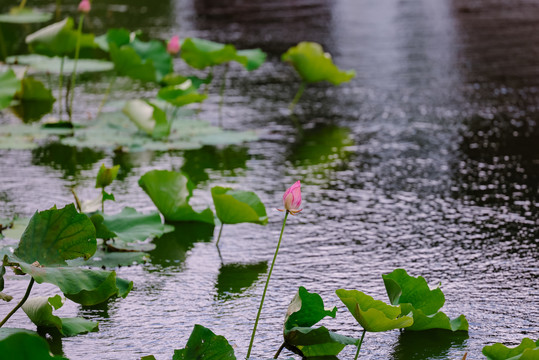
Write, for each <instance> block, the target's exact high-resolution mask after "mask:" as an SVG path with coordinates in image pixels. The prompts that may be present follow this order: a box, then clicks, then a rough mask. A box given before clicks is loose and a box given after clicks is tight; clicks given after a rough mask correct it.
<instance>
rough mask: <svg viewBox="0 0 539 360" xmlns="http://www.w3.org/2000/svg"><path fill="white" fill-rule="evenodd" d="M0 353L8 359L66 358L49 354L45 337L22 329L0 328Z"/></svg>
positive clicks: (59, 359)
mask: <svg viewBox="0 0 539 360" xmlns="http://www.w3.org/2000/svg"><path fill="white" fill-rule="evenodd" d="M0 354H2V358H5V359H9V360H67V359H66V358H64V357H62V356H53V355H51V353H50V350H49V344H47V341H46V340H45V339H43V338H42V337H41V336H39V335H38V334H37V333H36V332H34V331H29V330H24V329H11V328H0Z"/></svg>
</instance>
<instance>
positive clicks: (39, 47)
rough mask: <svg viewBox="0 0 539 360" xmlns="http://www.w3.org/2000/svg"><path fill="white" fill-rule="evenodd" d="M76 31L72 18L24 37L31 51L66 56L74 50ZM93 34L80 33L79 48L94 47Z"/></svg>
mask: <svg viewBox="0 0 539 360" xmlns="http://www.w3.org/2000/svg"><path fill="white" fill-rule="evenodd" d="M77 38H78V32H77V30H75V29H74V22H73V19H72V18H70V17H68V18H65V19H64V20H62V21H60V22H57V23H54V24H51V25H49V26H46V27H44V28H42V29H40V30H38V31H36V32H35V33H32V34H30V35H28V36H27V37H26V43H27V44H28V46H29V47H30V49H31V50H32V52H35V53H38V54H42V55H47V56H68V55H70V54H71V53H73V52H74V51H75V48H76V46H77ZM95 46H96V44H95V42H94V35H93V34H82V35H81V39H80V47H81V48H94V47H95Z"/></svg>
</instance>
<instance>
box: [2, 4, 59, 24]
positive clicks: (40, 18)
mask: <svg viewBox="0 0 539 360" xmlns="http://www.w3.org/2000/svg"><path fill="white" fill-rule="evenodd" d="M50 19H52V14H51V13H44V12H41V11H38V10H35V9H29V8H23V9H21V8H19V7H14V8H11V10H10V11H9V13H7V14H0V23H5V24H35V23H42V22H47V21H49V20H50Z"/></svg>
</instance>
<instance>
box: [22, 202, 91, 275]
mask: <svg viewBox="0 0 539 360" xmlns="http://www.w3.org/2000/svg"><path fill="white" fill-rule="evenodd" d="M95 250H96V238H95V228H94V225H93V224H92V222H91V221H90V219H88V217H87V216H86V215H84V214H79V213H78V212H77V210H75V206H74V205H73V204H69V205H67V206H66V207H64V208H63V209H56V207H53V208H52V209H50V210H45V211H41V212H36V213H35V214H34V216H32V218H31V219H30V223H29V224H28V227H27V228H26V230H25V231H24V233H23V234H22V237H21V240H20V242H19V246H18V247H17V249H16V250H15V256H16V257H18V258H19V259H21V260H22V261H24V262H27V263H30V264H31V263H33V262H35V261H37V262H39V265H41V266H43V265H67V264H66V262H65V260H69V259H75V258H78V257H83V258H85V259H88V258H89V257H90V256H92V255H93V254H94V253H95ZM36 280H37V279H36Z"/></svg>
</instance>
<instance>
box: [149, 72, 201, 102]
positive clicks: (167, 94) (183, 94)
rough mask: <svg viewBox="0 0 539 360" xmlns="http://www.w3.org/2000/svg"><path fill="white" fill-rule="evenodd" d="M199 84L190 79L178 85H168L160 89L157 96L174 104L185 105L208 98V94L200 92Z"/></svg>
mask: <svg viewBox="0 0 539 360" xmlns="http://www.w3.org/2000/svg"><path fill="white" fill-rule="evenodd" d="M197 89H198V86H194V85H193V82H192V81H191V80H189V79H187V80H186V81H184V82H183V83H181V84H178V85H172V86H167V87H164V88H162V89H161V90H159V92H158V93H157V97H158V98H159V99H162V100H165V101H166V102H168V103H170V104H172V105H174V106H185V105H188V104H192V103H199V102H202V101H204V100H206V98H207V96H206V95H204V94H199V93H198V91H197Z"/></svg>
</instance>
